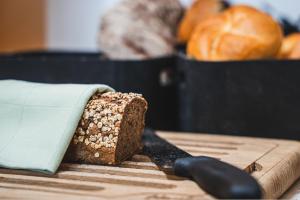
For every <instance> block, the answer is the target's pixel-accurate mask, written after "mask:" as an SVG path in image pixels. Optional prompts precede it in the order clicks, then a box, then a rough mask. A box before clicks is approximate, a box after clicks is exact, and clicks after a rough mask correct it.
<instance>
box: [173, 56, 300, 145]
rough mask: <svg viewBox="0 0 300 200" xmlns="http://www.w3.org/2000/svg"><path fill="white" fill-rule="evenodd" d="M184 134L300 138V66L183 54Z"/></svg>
mask: <svg viewBox="0 0 300 200" xmlns="http://www.w3.org/2000/svg"><path fill="white" fill-rule="evenodd" d="M177 66H178V67H179V73H180V83H179V85H178V88H179V99H180V100H179V102H180V115H179V117H180V129H181V130H183V131H192V132H209V133H217V134H233V135H248V136H259V137H275V138H289V139H300V61H297V60H294V61H293V60H289V61H288V60H286V61H283V60H282V61H278V60H261V61H240V62H239V61H235V62H200V61H195V60H191V59H188V58H186V57H185V56H184V55H183V54H180V55H179V56H178V58H177Z"/></svg>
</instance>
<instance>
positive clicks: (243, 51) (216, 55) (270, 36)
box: [187, 5, 283, 61]
mask: <svg viewBox="0 0 300 200" xmlns="http://www.w3.org/2000/svg"><path fill="white" fill-rule="evenodd" d="M282 37H283V36H282V30H281V28H280V26H279V24H278V23H277V22H275V21H274V20H273V19H272V17H271V16H269V15H267V14H265V13H263V12H261V11H258V10H257V9H255V8H252V7H249V6H244V5H237V6H233V7H231V8H229V9H227V10H226V11H224V12H222V13H220V14H218V15H215V16H212V17H210V18H209V19H206V20H205V21H203V22H202V23H200V24H199V25H198V26H197V28H196V29H195V31H194V33H193V35H192V38H191V40H190V41H189V42H188V47H187V53H188V55H189V56H191V57H194V58H196V59H198V60H207V61H226V60H246V59H265V58H272V57H275V56H276V55H277V53H278V51H279V49H280V46H281V42H282Z"/></svg>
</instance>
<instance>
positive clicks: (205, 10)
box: [177, 0, 224, 43]
mask: <svg viewBox="0 0 300 200" xmlns="http://www.w3.org/2000/svg"><path fill="white" fill-rule="evenodd" d="M223 7H224V6H223V3H222V2H221V1H220V0H196V1H195V2H194V3H193V4H192V6H191V7H190V8H189V9H188V10H187V11H186V13H185V15H184V17H183V19H182V20H181V22H180V24H179V28H178V32H177V40H178V41H179V42H180V43H186V42H187V41H188V40H189V39H190V37H191V35H192V32H193V30H194V29H195V27H196V26H197V24H199V23H200V22H202V21H203V20H204V19H207V18H208V17H210V16H212V15H215V14H217V13H219V12H220V11H221V10H222V9H223Z"/></svg>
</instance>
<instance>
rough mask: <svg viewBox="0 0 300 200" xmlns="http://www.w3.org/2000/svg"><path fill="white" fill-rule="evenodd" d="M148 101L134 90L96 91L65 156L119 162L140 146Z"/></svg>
mask: <svg viewBox="0 0 300 200" xmlns="http://www.w3.org/2000/svg"><path fill="white" fill-rule="evenodd" d="M146 110H147V102H146V100H145V99H144V98H143V97H142V95H139V94H135V93H120V92H107V93H104V94H101V93H96V94H95V95H93V96H92V97H91V99H90V100H89V102H88V104H87V105H86V107H85V109H84V113H83V116H82V118H81V120H80V122H79V124H78V127H77V129H76V133H75V134H74V137H73V139H72V142H71V144H70V146H69V149H68V151H67V153H66V156H65V159H66V160H67V161H71V162H81V163H89V164H106V165H117V164H120V163H121V162H122V161H124V160H126V159H128V158H130V157H131V156H133V155H134V153H135V152H136V151H137V150H139V149H140V147H141V136H142V132H143V130H144V127H145V113H146Z"/></svg>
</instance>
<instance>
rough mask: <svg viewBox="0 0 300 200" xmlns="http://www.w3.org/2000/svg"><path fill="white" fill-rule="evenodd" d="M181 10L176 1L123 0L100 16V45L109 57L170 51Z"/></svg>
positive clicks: (144, 57) (141, 57)
mask: <svg viewBox="0 0 300 200" xmlns="http://www.w3.org/2000/svg"><path fill="white" fill-rule="evenodd" d="M182 11H183V8H182V6H181V4H180V2H179V1H178V0H163V1H162V0H146V1H145V0H134V1H132V0H123V1H121V2H120V3H119V4H118V5H116V6H115V7H113V8H112V9H111V10H109V11H108V12H107V13H106V14H105V15H104V16H103V17H102V20H101V26H100V31H99V35H98V43H99V47H100V49H101V50H102V52H103V53H104V54H105V55H106V56H107V57H108V58H111V59H146V58H153V57H160V56H165V55H170V54H173V53H174V51H175V48H174V46H175V45H176V27H177V24H178V22H179V19H180V17H181V14H182Z"/></svg>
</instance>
